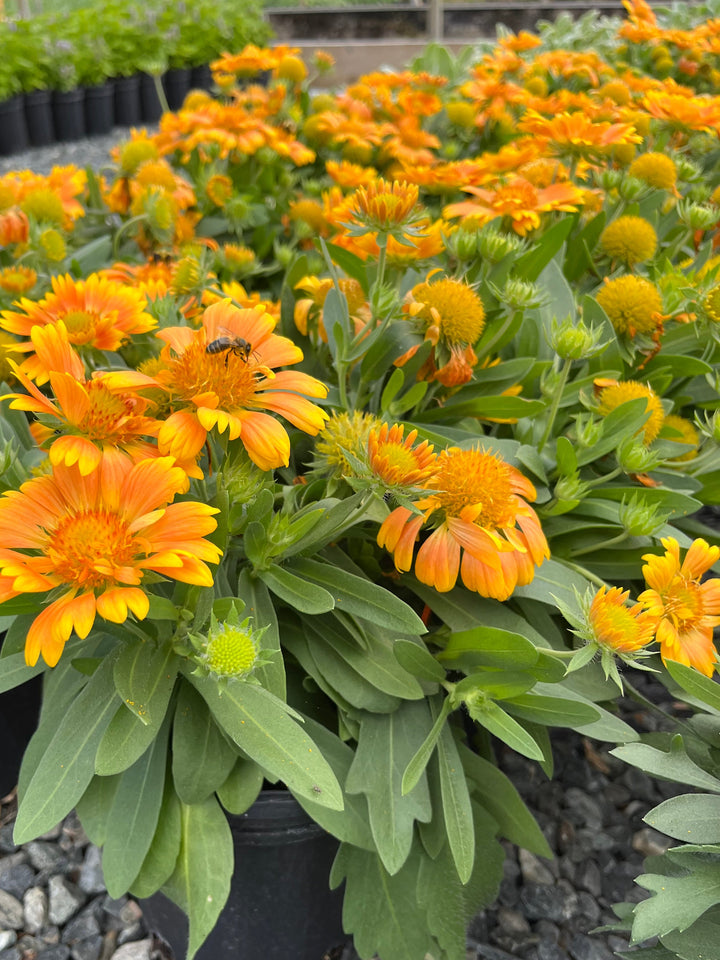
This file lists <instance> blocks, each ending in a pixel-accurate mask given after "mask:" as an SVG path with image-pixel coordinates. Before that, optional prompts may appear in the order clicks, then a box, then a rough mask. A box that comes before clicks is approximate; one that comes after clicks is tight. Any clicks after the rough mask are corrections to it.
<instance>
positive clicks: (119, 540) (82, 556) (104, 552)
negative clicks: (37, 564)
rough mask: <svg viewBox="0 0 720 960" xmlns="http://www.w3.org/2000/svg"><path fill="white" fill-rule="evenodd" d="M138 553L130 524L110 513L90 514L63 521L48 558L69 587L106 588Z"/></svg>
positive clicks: (49, 545)
mask: <svg viewBox="0 0 720 960" xmlns="http://www.w3.org/2000/svg"><path fill="white" fill-rule="evenodd" d="M135 553H136V551H135V549H134V542H133V537H132V535H131V534H130V533H128V530H127V526H126V524H125V523H124V522H123V521H121V520H120V518H119V517H117V516H116V515H115V514H113V513H109V512H108V511H106V510H87V511H85V512H84V513H79V514H76V515H75V516H71V517H66V518H65V519H63V520H61V521H60V523H59V524H58V526H57V528H56V529H55V531H54V532H53V533H52V534H51V536H50V542H49V544H48V547H47V555H48V557H50V559H51V561H52V564H53V569H54V571H55V573H56V574H57V575H58V576H59V577H61V578H62V580H64V581H65V582H66V583H73V584H76V585H78V586H81V587H90V588H93V587H103V586H105V584H106V583H107V582H108V580H112V579H113V571H114V569H115V568H116V567H118V566H123V565H126V564H129V563H130V561H131V560H132V559H133V557H134V555H135Z"/></svg>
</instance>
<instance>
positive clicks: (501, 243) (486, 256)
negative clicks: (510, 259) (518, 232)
mask: <svg viewBox="0 0 720 960" xmlns="http://www.w3.org/2000/svg"><path fill="white" fill-rule="evenodd" d="M524 246H525V244H524V242H523V240H522V239H521V238H520V237H516V236H514V235H512V234H508V233H501V232H500V230H498V229H497V227H484V228H483V229H482V230H481V231H480V233H479V235H478V246H477V251H478V253H479V255H480V256H481V257H482V258H483V260H487V261H488V262H489V263H500V261H501V260H503V259H504V258H505V257H507V256H508V255H509V254H511V253H519V252H520V251H521V250H522V249H523V247H524Z"/></svg>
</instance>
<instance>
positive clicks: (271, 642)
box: [238, 567, 285, 700]
mask: <svg viewBox="0 0 720 960" xmlns="http://www.w3.org/2000/svg"><path fill="white" fill-rule="evenodd" d="M238 596H239V597H242V598H243V600H244V601H245V614H246V616H249V617H252V618H253V621H254V625H255V626H256V627H265V628H266V629H265V632H264V633H263V635H262V647H263V650H272V651H273V652H274V654H273V657H272V659H271V662H270V663H264V664H262V666H259V667H256V668H255V670H254V672H253V676H254V677H255V678H256V679H257V680H258V681H259V682H260V684H261V685H262V686H263V687H265V689H266V690H269V691H270V693H274V694H275V696H276V697H280V699H281V700H284V699H285V665H284V663H283V656H282V650H281V646H280V631H279V630H278V623H277V613H276V611H275V605H274V604H273V601H272V597H271V596H270V593H269V592H268V588H267V586H266V585H265V584H264V583H263V582H262V580H258V579H257V578H255V577H251V576H250V571H249V569H248V568H247V567H245V568H243V570H242V572H241V573H240V577H239V579H238ZM267 659H268V660H270V657H268V658H267Z"/></svg>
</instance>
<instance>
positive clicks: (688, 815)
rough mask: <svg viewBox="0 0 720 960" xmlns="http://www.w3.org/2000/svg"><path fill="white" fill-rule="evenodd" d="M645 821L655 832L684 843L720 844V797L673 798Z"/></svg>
mask: <svg viewBox="0 0 720 960" xmlns="http://www.w3.org/2000/svg"><path fill="white" fill-rule="evenodd" d="M643 819H644V821H645V823H649V824H650V826H651V827H654V828H655V830H659V831H660V832H661V833H666V834H667V835H668V836H669V837H674V838H675V839H676V840H684V841H685V843H720V796H718V795H717V794H715V793H686V794H683V795H682V796H680V797H671V798H670V799H669V800H664V801H663V802H662V803H661V804H659V805H658V806H657V807H654V808H653V809H652V810H651V811H650V813H648V814H647V815H646V816H645V817H643Z"/></svg>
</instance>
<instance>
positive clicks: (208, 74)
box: [190, 63, 213, 91]
mask: <svg viewBox="0 0 720 960" xmlns="http://www.w3.org/2000/svg"><path fill="white" fill-rule="evenodd" d="M190 88H191V89H192V90H208V91H210V90H212V88H213V78H212V70H211V69H210V64H209V63H201V64H200V66H199V67H193V68H192V70H191V71H190Z"/></svg>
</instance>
